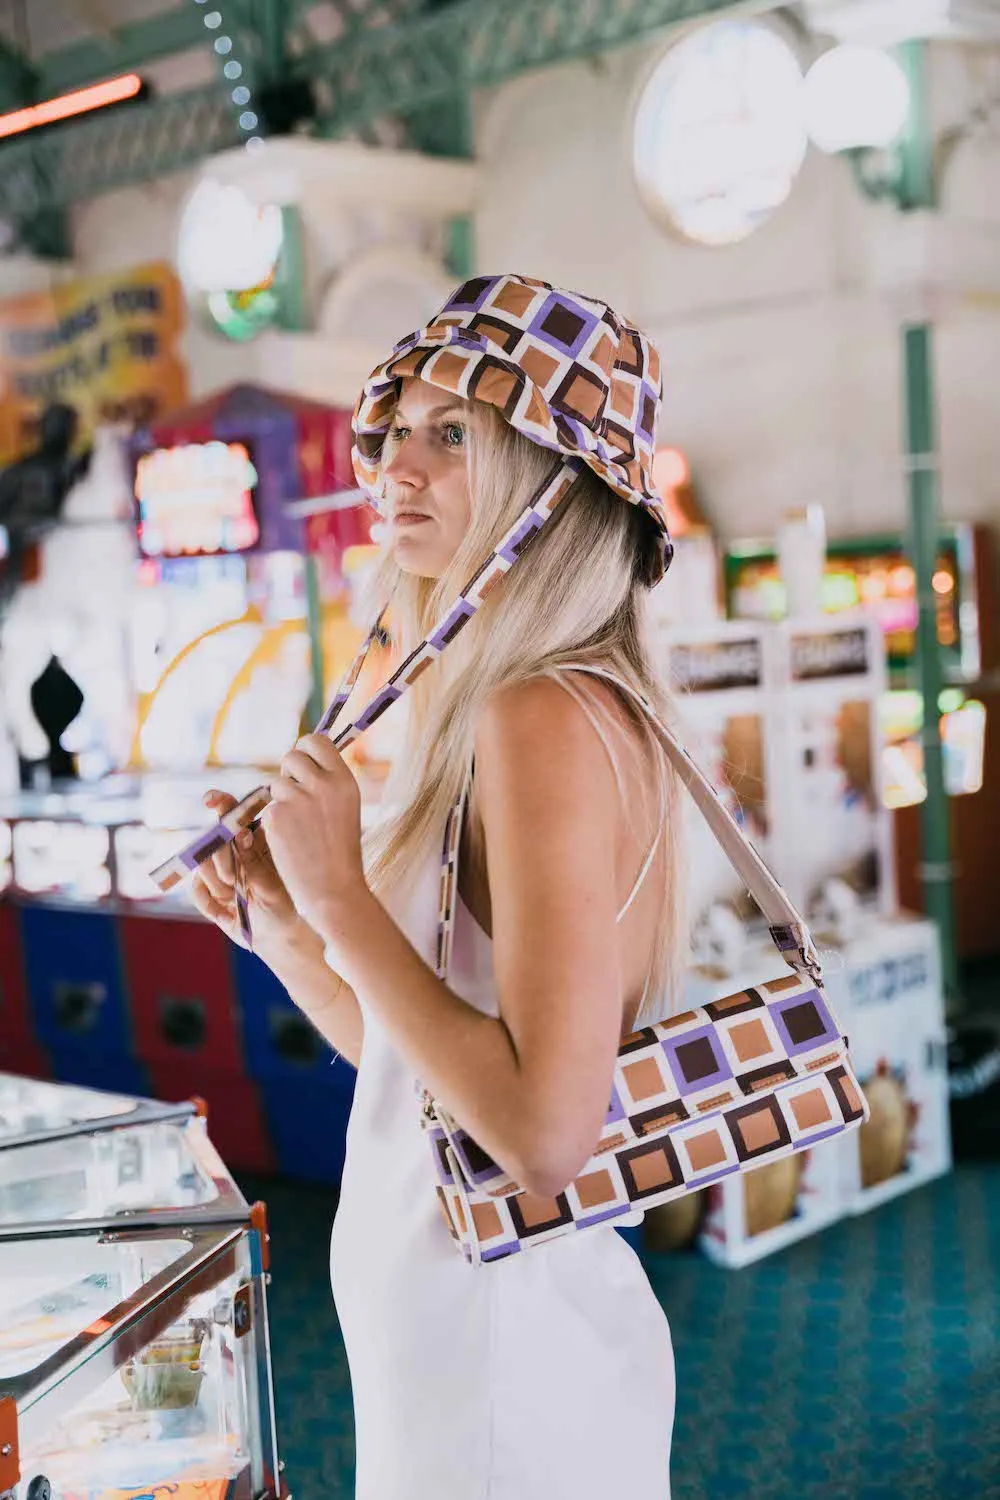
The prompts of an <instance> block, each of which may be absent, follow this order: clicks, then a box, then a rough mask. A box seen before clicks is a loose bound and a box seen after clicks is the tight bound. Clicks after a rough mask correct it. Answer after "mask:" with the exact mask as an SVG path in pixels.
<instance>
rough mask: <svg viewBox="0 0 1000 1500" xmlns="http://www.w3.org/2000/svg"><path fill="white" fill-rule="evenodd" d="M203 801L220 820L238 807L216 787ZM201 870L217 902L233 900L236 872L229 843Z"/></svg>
mask: <svg viewBox="0 0 1000 1500" xmlns="http://www.w3.org/2000/svg"><path fill="white" fill-rule="evenodd" d="M202 800H203V801H204V804H205V806H206V807H207V808H209V810H210V811H212V812H214V813H215V815H216V817H219V818H222V817H224V816H225V814H226V813H227V812H229V810H230V808H233V807H235V806H236V798H235V797H231V796H230V795H229V793H228V792H220V791H218V790H217V789H216V788H214V787H213V788H212V790H211V791H208V792H206V793H205V796H204V798H203V799H202ZM199 869H200V873H201V874H202V875H203V876H204V877H205V883H206V885H207V886H208V888H209V890H210V891H211V893H212V895H213V896H215V897H216V899H217V900H220V901H226V900H230V899H231V898H232V894H233V887H234V886H235V884H236V872H235V869H234V867H233V851H232V849H231V848H230V846H229V844H228V843H227V844H224V845H223V847H222V848H221V849H217V850H216V851H215V853H214V854H211V855H209V857H208V859H206V860H205V861H204V863H203V864H202V865H201V866H200V867H199Z"/></svg>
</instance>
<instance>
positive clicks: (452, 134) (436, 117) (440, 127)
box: [407, 86, 476, 280]
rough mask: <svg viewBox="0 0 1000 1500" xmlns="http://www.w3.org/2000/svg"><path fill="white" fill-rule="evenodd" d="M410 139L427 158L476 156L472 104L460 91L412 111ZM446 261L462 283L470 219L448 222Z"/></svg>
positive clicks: (472, 254)
mask: <svg viewBox="0 0 1000 1500" xmlns="http://www.w3.org/2000/svg"><path fill="white" fill-rule="evenodd" d="M407 125H408V127H409V131H410V138H411V139H412V141H413V143H414V145H415V146H417V147H418V148H419V149H420V150H421V151H426V152H427V154H428V155H429V156H451V157H458V158H460V159H461V160H463V161H468V160H470V159H471V158H472V157H473V156H474V155H475V141H474V139H473V135H474V132H473V127H472V103H471V100H470V97H469V94H468V92H467V91H465V90H462V89H461V87H460V86H459V91H458V92H456V93H455V94H453V95H451V96H450V97H449V98H447V99H440V100H438V101H437V102H436V103H434V104H429V105H425V106H424V107H423V108H420V109H414V110H411V111H410V112H409V114H408V115H407ZM445 260H446V261H447V264H448V269H449V271H452V272H454V274H455V275H456V276H459V277H461V278H462V279H463V280H464V279H465V278H466V277H467V276H471V275H472V272H473V269H474V267H475V260H476V251H475V226H474V223H473V220H472V217H471V216H470V215H468V214H460V215H458V216H457V217H456V218H454V219H451V220H449V222H448V225H447V230H446V237H445Z"/></svg>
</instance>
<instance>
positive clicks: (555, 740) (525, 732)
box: [476, 676, 616, 763]
mask: <svg viewBox="0 0 1000 1500" xmlns="http://www.w3.org/2000/svg"><path fill="white" fill-rule="evenodd" d="M592 685H593V686H595V687H596V688H597V691H598V693H599V694H600V695H601V698H602V699H603V700H604V702H605V703H607V704H609V705H610V704H612V703H613V702H614V700H615V698H616V695H615V693H614V691H613V689H611V690H608V691H607V692H605V685H604V684H603V683H599V682H595V681H594V679H588V680H587V683H586V687H585V690H584V692H583V694H582V696H583V697H584V699H587V698H592V697H593V696H594V695H593V693H592V691H591V686H592ZM574 686H575V684H574ZM603 753H604V752H603V747H602V745H601V742H600V738H599V736H598V734H597V733H596V731H595V729H594V725H593V721H592V719H591V717H590V715H589V714H588V713H587V710H586V708H585V707H584V706H583V704H582V703H581V702H580V698H579V696H577V695H576V694H575V693H574V692H573V691H567V688H566V686H564V685H563V682H562V681H560V680H557V679H555V678H553V677H543V676H538V677H531V678H528V679H527V680H526V681H524V682H517V683H510V684H507V685H505V686H504V687H502V688H499V689H498V690H497V691H496V692H494V693H491V694H490V696H489V697H488V698H487V700H486V702H485V703H484V705H483V707H482V709H481V711H480V713H479V716H478V718H477V721H476V758H477V762H478V761H479V760H480V759H481V758H482V756H484V755H485V756H486V757H488V758H490V759H494V758H496V759H499V760H500V761H501V762H505V761H507V760H508V759H510V758H514V759H516V760H519V761H522V762H523V761H524V760H525V759H527V760H528V761H529V762H534V761H536V760H539V759H542V760H544V761H545V762H546V763H551V762H553V761H555V762H559V761H560V760H561V759H563V758H564V757H567V756H569V757H571V758H572V759H573V760H576V759H577V758H582V759H583V760H584V761H588V760H590V759H591V758H592V757H595V756H602V755H603Z"/></svg>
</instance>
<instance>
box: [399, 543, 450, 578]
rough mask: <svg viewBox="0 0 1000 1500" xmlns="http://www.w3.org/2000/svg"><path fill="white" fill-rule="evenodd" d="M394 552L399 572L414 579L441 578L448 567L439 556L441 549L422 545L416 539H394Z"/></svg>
mask: <svg viewBox="0 0 1000 1500" xmlns="http://www.w3.org/2000/svg"><path fill="white" fill-rule="evenodd" d="M392 550H393V557H394V558H395V561H396V566H397V567H398V568H399V571H400V572H401V573H412V574H413V576H414V578H440V577H441V575H442V574H443V573H444V571H445V569H446V567H447V566H448V564H447V562H446V561H442V559H441V558H440V557H439V556H438V552H439V550H440V549H439V548H437V547H429V546H427V544H426V543H423V544H422V543H421V542H420V541H418V540H417V538H416V537H409V536H395V537H393V542H392Z"/></svg>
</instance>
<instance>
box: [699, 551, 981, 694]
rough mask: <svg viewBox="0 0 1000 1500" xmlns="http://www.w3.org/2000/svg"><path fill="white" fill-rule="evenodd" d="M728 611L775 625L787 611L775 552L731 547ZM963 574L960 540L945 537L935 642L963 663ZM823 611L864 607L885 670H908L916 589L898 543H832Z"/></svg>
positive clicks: (937, 574) (912, 649) (940, 557)
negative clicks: (878, 637)
mask: <svg viewBox="0 0 1000 1500" xmlns="http://www.w3.org/2000/svg"><path fill="white" fill-rule="evenodd" d="M726 596H727V601H728V605H729V613H730V614H731V615H733V616H735V617H736V618H738V619H749V620H780V619H782V618H783V617H784V615H785V613H786V609H787V606H786V595H785V585H784V584H783V582H782V580H781V573H780V571H779V568H778V560H777V557H776V556H775V554H774V553H773V552H771V551H768V550H766V549H764V548H760V549H759V550H757V549H754V550H753V551H751V550H749V549H746V550H740V549H736V550H734V551H733V552H731V553H729V555H728V556H727V557H726ZM960 596H961V569H960V565H959V557H958V542H957V541H956V540H955V539H954V538H948V537H945V538H943V539H942V543H941V548H940V552H939V555H938V559H937V565H936V567H935V570H934V602H935V605H936V610H937V633H938V641H939V642H940V644H941V647H942V649H943V652H944V655H945V659H946V660H950V661H953V662H954V664H955V665H956V666H957V665H959V664H960V660H961V639H960V624H959V622H960V618H961V613H960V606H961V597H960ZM822 604H823V609H824V610H825V611H826V612H827V613H828V614H836V613H837V612H838V611H839V610H844V609H855V608H856V607H857V606H858V605H860V604H864V605H867V606H868V607H869V608H870V609H871V610H873V611H874V613H875V615H876V616H877V618H878V620H879V623H880V624H881V626H882V632H883V635H884V637H885V643H886V654H887V656H888V664H889V666H890V667H905V666H909V665H910V664H911V663H912V661H913V658H914V655H915V649H916V628H917V592H916V580H915V577H914V573H913V569H912V567H911V566H910V563H909V561H908V559H907V556H906V552H905V550H904V547H903V543H902V540H899V541H896V542H891V541H888V540H886V539H883V538H878V539H877V540H868V541H863V540H862V541H841V542H837V541H831V542H830V543H829V545H828V548H827V560H826V575H825V577H824V580H823V588H822Z"/></svg>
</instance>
